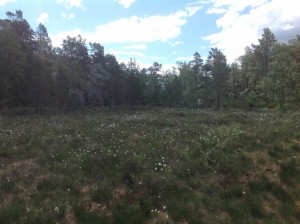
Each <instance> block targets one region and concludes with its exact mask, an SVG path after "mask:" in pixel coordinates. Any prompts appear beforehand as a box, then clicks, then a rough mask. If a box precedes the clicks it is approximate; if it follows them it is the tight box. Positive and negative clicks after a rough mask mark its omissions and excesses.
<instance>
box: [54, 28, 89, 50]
mask: <svg viewBox="0 0 300 224" xmlns="http://www.w3.org/2000/svg"><path fill="white" fill-rule="evenodd" d="M79 34H80V35H81V36H82V37H83V38H85V37H84V35H83V33H82V32H81V30H80V29H74V30H69V31H63V32H59V33H57V34H55V35H51V34H50V38H51V41H52V45H53V46H54V47H61V45H62V43H63V40H64V39H66V37H67V36H70V37H76V36H77V35H79Z"/></svg>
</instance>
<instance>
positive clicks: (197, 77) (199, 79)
mask: <svg viewBox="0 0 300 224" xmlns="http://www.w3.org/2000/svg"><path fill="white" fill-rule="evenodd" d="M193 57H194V59H193V60H192V61H191V62H190V63H191V68H192V71H193V73H192V76H193V81H192V83H191V91H192V98H193V102H194V104H195V108H197V107H198V94H197V93H198V88H200V86H201V84H202V83H203V82H204V77H203V76H204V73H203V59H202V58H201V55H200V54H199V53H198V52H195V53H194V55H193Z"/></svg>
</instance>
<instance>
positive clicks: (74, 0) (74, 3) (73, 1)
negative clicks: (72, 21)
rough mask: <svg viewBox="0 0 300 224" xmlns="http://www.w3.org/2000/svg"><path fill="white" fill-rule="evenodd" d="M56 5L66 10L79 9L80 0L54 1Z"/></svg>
mask: <svg viewBox="0 0 300 224" xmlns="http://www.w3.org/2000/svg"><path fill="white" fill-rule="evenodd" d="M56 3H57V4H64V6H65V7H66V8H72V7H81V0H56Z"/></svg>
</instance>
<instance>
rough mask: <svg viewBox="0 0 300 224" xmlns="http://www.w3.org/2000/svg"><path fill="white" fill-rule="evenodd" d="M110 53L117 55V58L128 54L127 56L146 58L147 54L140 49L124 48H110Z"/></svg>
mask: <svg viewBox="0 0 300 224" xmlns="http://www.w3.org/2000/svg"><path fill="white" fill-rule="evenodd" d="M108 53H109V54H113V55H115V56H116V57H117V58H121V57H123V56H126V58H135V57H139V58H145V57H146V56H145V55H144V54H143V53H142V52H139V51H133V50H132V51H122V50H115V49H108Z"/></svg>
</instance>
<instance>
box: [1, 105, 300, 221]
mask: <svg viewBox="0 0 300 224" xmlns="http://www.w3.org/2000/svg"><path fill="white" fill-rule="evenodd" d="M299 124H300V114H299V113H297V112H294V113H290V114H286V115H284V114H279V113H275V112H266V111H265V112H241V111H232V112H210V111H194V110H186V109H155V110H146V111H145V110H144V111H142V110H141V111H139V110H136V111H107V110H103V111H101V110H99V111H96V110H90V111H89V110H88V111H81V112H80V111H79V112H74V113H68V114H45V115H39V116H37V115H26V116H20V115H18V116H1V126H0V200H1V201H3V202H4V203H1V204H0V211H1V212H0V223H1V222H3V223H18V222H19V223H41V222H43V223H45V222H46V223H74V222H75V223H76V222H77V223H120V220H121V219H122V220H123V221H122V223H143V222H147V223H176V222H178V223H184V222H188V223H278V220H280V221H282V222H283V223H284V222H286V223H297V222H299V218H300V213H299V201H300V193H299V184H300V180H299V175H298V173H299V169H300V162H299V156H300V155H299V152H300V150H299V145H300V144H299V142H300V131H299V130H300V128H299ZM287 207H289V208H290V209H287Z"/></svg>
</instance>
